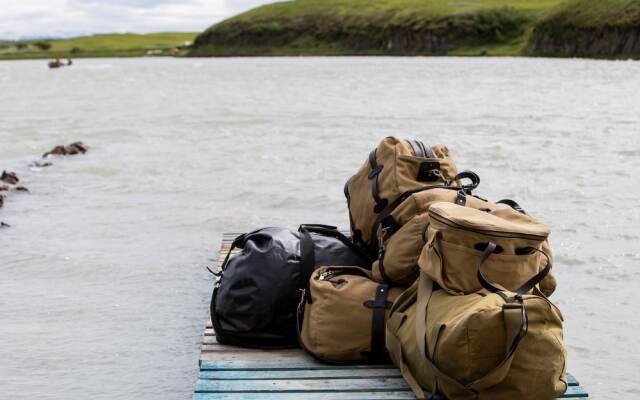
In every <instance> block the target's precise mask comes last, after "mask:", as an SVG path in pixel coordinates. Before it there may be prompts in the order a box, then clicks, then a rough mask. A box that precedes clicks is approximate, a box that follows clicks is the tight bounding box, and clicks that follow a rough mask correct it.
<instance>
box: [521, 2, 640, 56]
mask: <svg viewBox="0 0 640 400" xmlns="http://www.w3.org/2000/svg"><path fill="white" fill-rule="evenodd" d="M528 51H529V52H530V53H532V54H536V55H543V56H557V57H605V58H640V0H598V1H593V0H568V1H566V2H564V3H563V4H562V5H561V6H560V7H557V8H555V9H554V10H553V12H551V13H549V14H548V15H547V17H546V18H544V19H542V20H541V21H540V22H539V23H538V24H537V25H536V27H535V30H534V32H533V35H532V37H531V40H530V46H529V48H528Z"/></svg>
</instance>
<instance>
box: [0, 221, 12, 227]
mask: <svg viewBox="0 0 640 400" xmlns="http://www.w3.org/2000/svg"><path fill="white" fill-rule="evenodd" d="M0 228H11V225H9V224H7V223H4V222H0Z"/></svg>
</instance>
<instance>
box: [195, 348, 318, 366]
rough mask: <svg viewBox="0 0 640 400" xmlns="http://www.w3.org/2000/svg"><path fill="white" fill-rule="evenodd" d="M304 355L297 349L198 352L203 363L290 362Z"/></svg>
mask: <svg viewBox="0 0 640 400" xmlns="http://www.w3.org/2000/svg"><path fill="white" fill-rule="evenodd" d="M305 356H306V355H305V354H304V353H303V352H302V350H299V349H291V350H278V351H265V350H256V351H247V352H239V351H203V352H201V353H200V361H201V362H202V363H203V364H204V363H205V362H207V361H227V362H237V361H246V362H252V363H253V364H254V365H255V363H256V362H266V361H274V362H279V363H290V362H292V361H297V360H298V359H300V358H304V357H305Z"/></svg>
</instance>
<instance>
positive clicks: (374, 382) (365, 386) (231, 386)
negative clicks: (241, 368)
mask: <svg viewBox="0 0 640 400" xmlns="http://www.w3.org/2000/svg"><path fill="white" fill-rule="evenodd" d="M363 390H367V391H381V390H385V391H399V390H409V387H408V386H407V384H406V383H405V381H404V379H402V378H363V379H357V378H356V379H308V380H307V379H303V380H300V379H289V380H286V379H282V380H253V379H247V380H243V381H214V380H203V379H201V380H198V383H197V384H196V392H198V393H203V392H237V393H242V392H285V393H286V392H305V391H308V392H357V391H363Z"/></svg>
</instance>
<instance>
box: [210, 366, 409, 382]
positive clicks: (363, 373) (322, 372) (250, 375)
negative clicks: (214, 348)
mask: <svg viewBox="0 0 640 400" xmlns="http://www.w3.org/2000/svg"><path fill="white" fill-rule="evenodd" d="M375 377H386V378H402V375H401V374H400V370H398V369H397V368H375V369H371V368H367V369H364V368H359V369H353V368H350V369H346V368H341V369H336V368H333V369H331V368H324V369H288V370H259V371H246V370H223V371H206V370H205V371H200V379H210V380H213V379H217V380H243V379H271V380H274V379H344V378H375Z"/></svg>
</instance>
